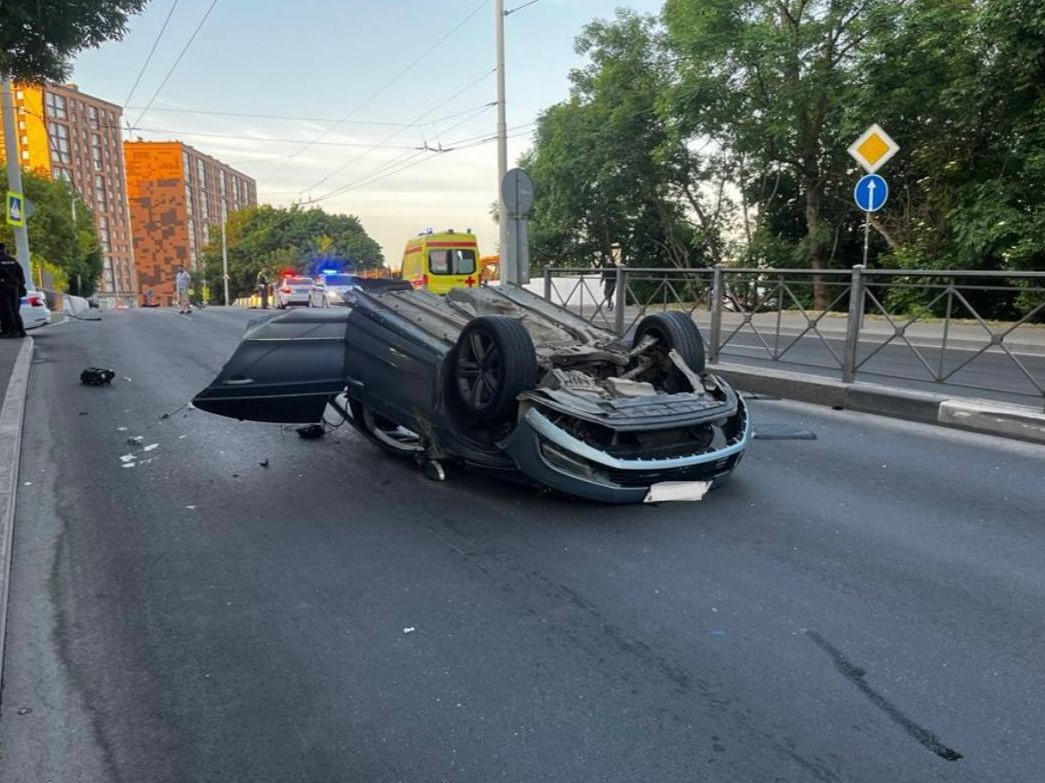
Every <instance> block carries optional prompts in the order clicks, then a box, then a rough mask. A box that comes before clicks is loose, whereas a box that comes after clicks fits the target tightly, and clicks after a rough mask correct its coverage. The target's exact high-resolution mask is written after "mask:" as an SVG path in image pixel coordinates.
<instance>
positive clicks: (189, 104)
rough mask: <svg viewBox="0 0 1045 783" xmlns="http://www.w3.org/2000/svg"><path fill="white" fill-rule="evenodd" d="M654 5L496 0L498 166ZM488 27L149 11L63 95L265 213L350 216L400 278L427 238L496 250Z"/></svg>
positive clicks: (633, 0) (299, 3)
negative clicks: (313, 210)
mask: <svg viewBox="0 0 1045 783" xmlns="http://www.w3.org/2000/svg"><path fill="white" fill-rule="evenodd" d="M661 5H662V0H616V1H614V0H504V9H505V11H506V16H505V25H504V28H505V96H506V100H505V106H506V125H507V128H508V137H509V138H508V167H509V168H512V167H513V166H514V165H515V163H516V162H517V160H518V159H519V156H520V155H522V154H523V153H524V152H525V151H526V150H527V149H529V148H530V146H531V143H532V134H533V131H534V128H535V122H536V120H537V118H538V116H539V115H540V113H541V112H542V111H544V110H545V109H547V108H549V107H550V106H553V105H554V104H556V103H558V102H560V101H563V100H565V99H566V98H568V96H569V84H570V83H569V73H570V71H571V69H575V68H579V67H583V66H584V64H585V61H584V59H583V58H582V57H581V56H580V55H578V54H577V53H576V52H575V50H574V42H575V39H576V38H577V36H578V35H579V34H580V33H581V32H582V30H583V28H584V26H585V25H586V24H588V23H590V22H591V21H593V20H596V19H603V20H608V19H612V18H613V17H614V15H615V13H616V9H618V8H628V9H631V10H634V11H637V12H640V13H651V14H656V13H659V11H660V8H661ZM201 22H202V25H201ZM165 25H166V26H165ZM495 30H496V17H495V3H494V0H336V1H334V2H332V1H331V0H296V2H289V3H288V2H285V0H284V1H282V2H276V0H152V1H151V2H150V3H149V5H148V6H147V7H146V10H145V11H144V13H142V14H140V15H138V16H135V17H132V18H131V20H130V23H129V31H128V33H127V35H126V36H125V37H124V38H123V39H122V40H119V41H110V42H107V43H105V44H103V45H102V46H101V47H100V48H98V49H91V50H86V51H84V52H82V53H80V55H79V56H78V57H77V59H76V60H75V62H74V71H73V75H72V77H71V81H72V82H74V83H75V84H77V85H78V86H79V88H80V90H82V91H83V92H86V93H88V94H90V95H94V96H96V97H99V98H102V99H104V100H107V101H111V102H112V103H116V104H118V105H120V106H123V107H124V118H123V119H124V138H142V139H146V140H157V141H159V140H168V139H178V140H181V141H184V142H185V143H187V144H190V145H192V146H193V147H195V148H196V149H198V150H199V151H201V152H203V153H206V154H208V155H211V156H212V157H215V158H217V159H218V160H221V161H223V162H225V163H228V164H229V165H231V166H233V167H234V168H236V169H238V170H240V171H242V172H244V173H245V174H247V175H249V176H251V177H253V178H254V179H256V180H257V183H258V201H259V202H260V203H267V204H273V205H276V206H290V205H291V204H294V203H300V204H302V205H304V206H308V205H316V206H319V207H322V208H323V209H324V210H326V211H328V212H334V213H340V214H349V215H355V216H356V217H358V218H359V220H360V221H361V223H362V225H363V228H364V229H365V230H366V232H367V234H369V235H370V236H371V237H373V238H374V239H375V240H376V241H377V242H378V244H380V245H381V247H382V250H383V252H384V255H385V262H386V263H387V264H388V265H389V266H392V267H398V266H399V262H400V260H401V257H402V251H403V246H404V245H405V244H406V241H407V239H408V238H410V237H411V236H414V235H416V234H418V233H421V232H423V231H425V230H427V229H432V230H435V231H441V230H445V229H450V228H452V229H455V230H457V231H464V230H467V229H471V230H472V231H473V232H474V233H475V234H476V235H477V236H478V239H479V248H480V251H481V252H482V253H483V254H490V253H495V252H496V247H497V225H496V224H495V223H494V222H493V219H492V217H491V214H490V212H491V207H492V205H493V203H494V202H495V201H496V199H497V187H498V183H497V144H496V142H495V141H494V137H495V134H496V125H497V112H496V105H495V104H496V99H497V81H496V72H495V66H496V38H495ZM161 31H162V32H161ZM194 34H195V37H194ZM190 41H191V43H190ZM186 46H188V48H187V49H186ZM153 47H155V49H153ZM150 51H152V54H151V57H150ZM179 57H180V59H179ZM258 115H265V116H258ZM128 125H129V126H130V130H128ZM439 150H443V151H439Z"/></svg>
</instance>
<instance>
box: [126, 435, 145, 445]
mask: <svg viewBox="0 0 1045 783" xmlns="http://www.w3.org/2000/svg"><path fill="white" fill-rule="evenodd" d="M127 442H128V443H130V444H131V445H132V446H140V445H142V444H143V443H145V438H144V436H142V435H132V436H131V437H129V438H127Z"/></svg>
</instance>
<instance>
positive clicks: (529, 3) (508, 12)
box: [505, 0, 540, 17]
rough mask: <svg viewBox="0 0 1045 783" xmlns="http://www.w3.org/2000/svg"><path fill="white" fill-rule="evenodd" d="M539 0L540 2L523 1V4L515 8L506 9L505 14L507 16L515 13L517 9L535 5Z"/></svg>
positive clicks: (532, 0) (534, 0)
mask: <svg viewBox="0 0 1045 783" xmlns="http://www.w3.org/2000/svg"><path fill="white" fill-rule="evenodd" d="M538 2H540V0H530V2H528V3H522V4H521V5H516V6H515V7H514V8H509V9H508V10H506V11H505V16H506V17H508V16H511V15H512V14H514V13H515V11H517V10H522V9H524V8H529V7H530V6H531V5H533V4H534V3H538Z"/></svg>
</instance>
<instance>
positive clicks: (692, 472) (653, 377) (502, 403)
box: [193, 285, 751, 503]
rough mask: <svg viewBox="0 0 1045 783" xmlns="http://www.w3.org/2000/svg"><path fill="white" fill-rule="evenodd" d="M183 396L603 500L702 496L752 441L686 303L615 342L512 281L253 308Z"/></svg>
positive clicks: (430, 467) (205, 405)
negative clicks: (237, 335) (278, 311)
mask: <svg viewBox="0 0 1045 783" xmlns="http://www.w3.org/2000/svg"><path fill="white" fill-rule="evenodd" d="M193 403H194V404H195V406H196V407H197V408H200V409H202V410H205V411H209V412H212V413H217V414H220V415H223V416H230V417H232V418H236V419H250V420H254V421H268V422H284V423H315V422H320V421H321V420H322V418H323V415H324V411H325V410H326V408H327V406H328V405H331V406H333V407H334V409H336V410H338V411H339V412H340V413H341V414H342V415H343V416H345V418H347V419H348V420H349V421H351V423H352V425H353V426H354V427H355V428H356V429H358V430H359V431H360V432H361V433H362V434H363V435H365V436H366V437H367V438H368V439H369V440H370V441H372V442H373V443H374V444H376V445H377V446H379V447H381V448H382V449H384V450H385V451H387V452H389V453H391V454H394V455H397V456H400V457H405V458H410V459H414V460H416V461H417V462H418V463H419V464H422V465H425V468H426V472H427V473H428V474H429V475H431V476H433V477H436V478H441V477H442V476H443V475H444V474H443V468H442V465H443V463H444V462H457V463H462V464H464V465H467V466H470V467H474V468H479V469H483V470H485V471H490V472H494V473H499V474H504V475H508V476H511V477H514V478H522V479H528V480H529V481H531V482H536V483H538V484H542V485H545V486H547V487H551V488H553V489H556V490H560V491H562V492H566V493H569V494H572V495H576V496H580V497H584V498H591V499H594V500H599V501H606V502H612V503H630V502H639V501H643V500H656V499H661V498H664V499H667V498H669V497H672V496H676V497H699V496H700V495H702V494H703V492H704V491H706V490H707V489H708V488H712V487H714V486H718V485H720V484H722V483H724V482H725V480H726V479H727V478H728V477H729V475H730V474H731V473H732V471H733V469H734V468H735V467H736V466H737V464H738V463H739V462H740V459H741V457H742V456H743V454H744V450H745V449H746V448H747V445H748V442H749V440H750V437H751V426H750V423H749V421H748V413H747V408H746V406H745V404H744V401H743V399H741V398H740V396H739V395H737V394H736V392H734V390H733V389H732V388H731V387H730V386H729V385H728V384H727V383H726V382H725V381H724V380H723V379H721V378H719V377H718V376H716V375H714V374H712V373H710V372H708V371H707V369H706V367H705V364H704V345H703V342H702V340H701V336H700V331H699V329H698V327H697V325H696V324H695V323H694V322H693V320H692V319H691V318H690V317H689V316H688V315H686V314H685V313H679V312H663V313H654V314H651V315H647V316H646V317H645V318H643V319H642V320H640V321H639V323H638V324H637V325H636V327H635V328H634V329H633V330H631V331H630V332H629V334H628V335H626V336H625V337H624V338H618V337H617V336H616V335H614V334H612V333H611V332H608V331H605V330H603V329H600V328H598V327H595V326H593V325H592V324H590V323H588V322H587V321H585V320H584V319H582V318H580V317H579V316H577V315H576V314H574V313H572V312H571V311H569V310H566V309H564V308H561V307H558V306H556V305H553V304H552V303H550V302H548V301H546V300H544V299H542V298H541V297H539V296H537V295H536V294H533V293H531V292H529V291H527V290H525V289H522V288H518V287H516V286H508V285H505V286H499V287H481V288H468V289H465V288H458V289H453V290H452V291H451V292H449V293H448V294H447V295H446V296H445V297H444V296H437V295H435V294H431V293H429V292H427V291H421V290H385V291H381V292H366V291H359V292H356V295H355V296H354V297H353V299H352V302H351V306H350V307H347V308H333V309H329V310H324V311H315V310H312V311H294V312H289V313H286V314H282V315H278V316H275V317H270V318H265V319H256V320H255V321H252V322H251V324H250V325H249V326H248V328H247V332H246V334H245V335H244V337H243V342H242V343H241V345H240V346H239V348H238V349H237V350H236V352H235V354H234V355H233V356H232V358H231V359H230V360H229V362H228V363H227V364H226V365H225V367H224V368H223V369H222V371H221V373H220V374H219V375H218V377H217V378H216V379H215V380H214V382H213V383H211V385H210V386H209V387H207V388H206V389H205V390H203V391H202V392H200V394H199V395H197V396H196V398H195V399H194V400H193ZM680 490H681V494H679V491H680Z"/></svg>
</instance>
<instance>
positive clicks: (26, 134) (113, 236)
mask: <svg viewBox="0 0 1045 783" xmlns="http://www.w3.org/2000/svg"><path fill="white" fill-rule="evenodd" d="M14 98H15V111H16V113H17V129H18V148H19V157H20V160H19V163H20V164H21V167H22V168H23V169H27V170H29V171H34V172H36V173H38V174H43V175H45V176H49V177H54V178H55V179H64V180H66V181H67V182H69V183H70V184H71V185H72V186H73V189H74V190H75V191H76V192H77V193H78V194H79V196H80V199H81V200H82V201H83V203H84V204H86V205H87V206H88V207H90V209H91V211H92V212H93V213H94V221H95V230H96V233H97V235H98V244H99V246H100V248H99V249H100V250H101V255H102V276H101V279H100V280H99V281H98V296H99V298H100V299H103V300H105V301H106V303H107V304H117V303H122V304H131V303H133V302H134V301H135V299H136V296H137V292H138V283H137V280H136V279H135V274H134V255H133V250H132V247H131V228H130V217H129V215H128V214H127V197H126V192H125V190H124V188H125V185H124V167H123V147H122V144H121V138H120V119H121V117H122V116H123V109H121V108H120V107H119V106H117V105H115V104H112V103H109V102H108V101H103V100H101V99H100V98H95V97H93V96H91V95H87V94H86V93H83V92H80V90H79V88H77V86H76V85H74V84H67V85H64V86H61V85H56V84H46V85H39V86H35V85H18V86H16V87H15V95H14ZM2 138H3V133H2V128H0V139H2ZM2 157H3V146H2V144H0V158H2ZM69 208H70V209H75V205H74V204H70V205H69Z"/></svg>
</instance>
